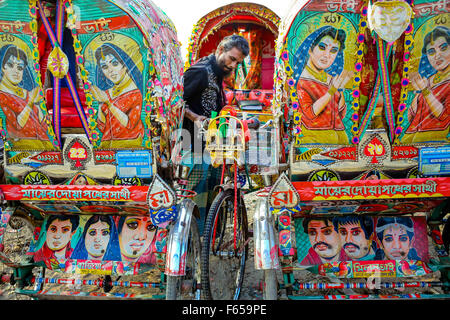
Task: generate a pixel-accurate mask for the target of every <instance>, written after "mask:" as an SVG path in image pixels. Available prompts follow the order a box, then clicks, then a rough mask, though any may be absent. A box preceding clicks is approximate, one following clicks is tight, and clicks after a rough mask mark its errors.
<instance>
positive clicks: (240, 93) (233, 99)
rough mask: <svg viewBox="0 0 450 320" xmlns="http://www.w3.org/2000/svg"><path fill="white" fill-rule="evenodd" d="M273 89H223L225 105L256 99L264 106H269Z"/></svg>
mask: <svg viewBox="0 0 450 320" xmlns="http://www.w3.org/2000/svg"><path fill="white" fill-rule="evenodd" d="M272 98H273V90H263V89H253V90H230V89H225V99H226V102H227V105H237V104H238V102H239V101H244V100H258V101H259V102H261V103H262V104H263V105H264V106H266V107H269V106H270V105H271V103H272Z"/></svg>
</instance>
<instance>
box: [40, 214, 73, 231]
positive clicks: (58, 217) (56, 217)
mask: <svg viewBox="0 0 450 320" xmlns="http://www.w3.org/2000/svg"><path fill="white" fill-rule="evenodd" d="M55 220H61V221H66V220H70V223H72V232H73V231H74V230H76V229H77V228H78V224H79V223H80V217H78V216H77V215H67V216H65V215H51V216H49V218H48V219H47V225H46V226H45V230H48V227H49V226H50V225H51V224H52V222H53V221H55Z"/></svg>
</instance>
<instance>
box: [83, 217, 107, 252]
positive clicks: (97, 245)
mask: <svg viewBox="0 0 450 320" xmlns="http://www.w3.org/2000/svg"><path fill="white" fill-rule="evenodd" d="M110 235H111V230H110V228H109V225H108V224H107V223H106V222H103V221H97V222H96V223H93V224H91V225H90V226H89V229H88V230H87V232H86V237H85V245H86V250H87V252H88V253H89V256H90V257H91V258H100V259H101V258H102V257H103V255H104V254H105V252H106V247H107V246H108V243H109V239H110Z"/></svg>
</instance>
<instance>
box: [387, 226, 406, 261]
mask: <svg viewBox="0 0 450 320" xmlns="http://www.w3.org/2000/svg"><path fill="white" fill-rule="evenodd" d="M381 245H382V247H383V251H384V253H385V254H386V257H387V258H388V259H389V260H405V259H407V258H408V253H409V249H410V248H411V245H412V241H411V240H410V239H409V236H408V234H407V232H406V230H405V229H404V228H403V227H401V226H396V227H394V226H392V227H389V228H387V229H386V230H385V231H384V233H383V239H382V241H381Z"/></svg>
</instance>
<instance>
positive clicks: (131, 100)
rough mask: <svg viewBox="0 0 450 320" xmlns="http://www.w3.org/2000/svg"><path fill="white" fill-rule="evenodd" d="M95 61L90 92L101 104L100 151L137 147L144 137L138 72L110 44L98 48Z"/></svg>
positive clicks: (116, 47) (128, 59) (130, 61)
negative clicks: (93, 78)
mask: <svg viewBox="0 0 450 320" xmlns="http://www.w3.org/2000/svg"><path fill="white" fill-rule="evenodd" d="M95 61H96V71H95V74H96V79H95V83H96V86H92V87H91V88H92V94H93V96H94V97H95V99H96V100H97V101H99V103H100V106H99V113H98V118H97V126H98V128H99V129H100V131H101V132H102V133H103V136H102V143H101V145H100V148H130V147H140V146H141V143H142V137H143V133H144V126H143V123H142V121H141V110H142V85H143V84H142V73H141V71H140V70H139V68H137V66H136V65H135V63H134V62H133V60H132V59H131V58H130V56H128V54H127V53H125V52H124V51H123V50H122V49H121V48H119V47H118V46H117V45H115V44H112V43H104V44H103V45H102V46H100V47H99V48H97V50H96V51H95Z"/></svg>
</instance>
